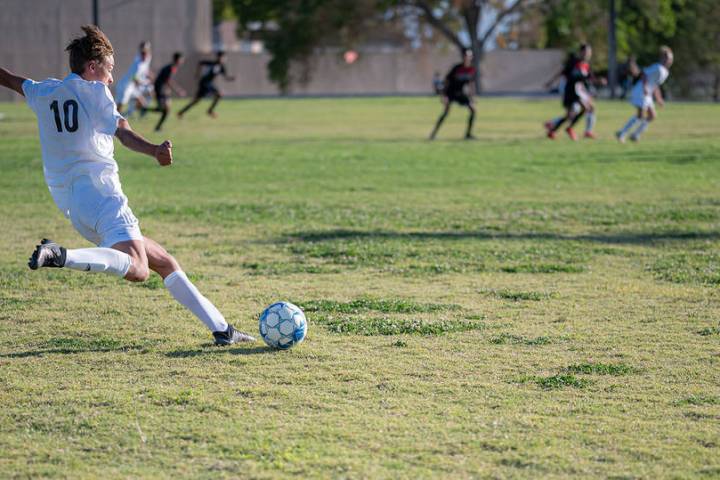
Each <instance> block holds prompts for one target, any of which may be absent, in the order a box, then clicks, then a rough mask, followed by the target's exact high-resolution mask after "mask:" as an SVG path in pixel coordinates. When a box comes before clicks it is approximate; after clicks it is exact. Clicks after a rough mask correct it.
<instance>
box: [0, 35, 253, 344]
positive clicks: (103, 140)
mask: <svg viewBox="0 0 720 480" xmlns="http://www.w3.org/2000/svg"><path fill="white" fill-rule="evenodd" d="M83 31H84V32H85V36H83V37H79V38H76V39H74V40H73V41H72V42H71V43H70V45H68V47H67V49H66V50H67V51H68V52H70V69H71V70H72V73H71V74H70V75H68V76H67V77H65V79H63V80H57V79H54V78H49V79H47V80H43V81H42V82H35V81H33V80H30V79H27V78H23V77H20V76H17V75H14V74H12V73H10V72H8V71H7V70H5V69H2V68H0V85H2V86H4V87H7V88H9V89H11V90H14V91H16V92H17V93H19V94H20V95H23V96H25V99H26V101H27V103H28V105H29V106H30V108H31V109H32V110H33V112H35V114H36V116H37V119H38V128H39V131H40V143H41V145H42V157H43V170H44V173H45V181H46V182H47V185H48V188H49V189H50V193H51V195H52V197H53V200H54V201H55V204H56V205H57V206H58V208H59V209H60V211H61V212H62V213H63V214H64V215H65V216H66V217H67V218H69V219H70V221H71V222H72V224H73V226H74V227H75V229H76V230H77V231H78V232H79V233H80V235H82V236H83V237H85V239H87V240H88V241H90V242H92V243H94V244H96V245H97V246H98V248H80V249H74V250H70V249H66V248H64V247H61V246H60V245H58V244H56V243H54V242H52V241H50V240H47V239H45V240H43V241H42V242H41V244H40V245H38V246H37V247H36V249H35V251H34V252H33V254H32V256H31V257H30V261H29V263H28V265H29V267H30V268H31V269H32V270H36V269H38V268H41V267H56V268H63V267H64V268H70V269H72V270H79V271H83V272H102V273H107V274H110V275H115V276H118V277H121V278H125V279H126V280H128V281H131V282H142V281H145V280H147V278H148V276H149V275H150V271H149V270H153V271H155V272H157V273H158V274H160V276H161V277H162V278H163V279H164V283H165V286H166V287H167V289H168V290H169V291H170V294H171V295H172V296H173V297H174V298H175V300H177V301H178V302H180V303H181V304H182V305H184V306H185V307H187V308H188V309H189V310H190V311H191V312H192V313H194V314H195V315H196V316H197V317H198V318H199V319H200V320H201V321H202V322H203V323H204V324H205V325H206V326H207V327H208V329H209V330H210V331H211V332H212V333H213V336H214V337H215V343H216V344H219V345H229V344H232V343H236V342H242V341H253V340H254V339H253V338H252V337H251V336H249V335H247V334H244V333H242V332H239V331H237V330H235V329H234V328H233V327H232V325H229V324H228V323H227V322H226V321H225V318H224V317H223V316H222V314H221V313H220V312H219V311H218V309H217V308H215V306H214V305H213V304H212V303H210V301H209V300H208V299H207V298H205V297H204V296H203V295H202V294H201V293H200V292H199V291H198V289H197V288H196V287H195V285H193V284H192V282H191V281H190V280H189V279H188V277H187V276H186V275H185V273H183V271H182V269H181V268H180V265H179V264H178V262H177V261H176V260H175V258H174V257H173V256H172V255H170V254H169V253H167V251H165V249H164V248H163V247H162V246H160V244H158V243H157V242H155V241H154V240H152V239H150V238H148V237H145V236H143V234H142V233H141V232H140V227H139V224H138V220H137V218H135V216H134V215H133V213H132V211H131V210H130V207H129V206H128V201H127V197H126V196H125V195H124V194H123V191H122V188H121V186H120V179H119V177H118V167H117V163H115V159H114V158H113V148H114V146H113V135H114V136H116V137H117V138H118V139H119V140H120V142H121V143H122V144H123V145H124V146H125V147H127V148H129V149H130V150H134V151H136V152H139V153H144V154H146V155H149V156H151V157H154V158H155V159H156V160H157V161H158V163H159V164H160V165H162V166H167V165H170V164H171V163H172V145H171V143H170V141H165V142H163V143H162V144H160V145H155V144H152V143H150V142H148V141H147V140H145V139H144V138H143V137H141V136H140V135H138V134H137V133H135V132H134V131H133V130H132V129H131V128H130V124H129V123H128V121H127V120H125V119H124V118H123V117H122V116H121V115H120V113H118V110H117V108H116V106H115V101H114V99H113V97H112V95H111V94H110V90H109V89H108V85H110V84H111V83H112V81H113V78H112V70H113V66H114V62H115V60H114V58H113V49H112V45H111V44H110V41H109V40H108V39H107V37H105V35H104V34H103V33H102V32H101V31H100V30H99V29H98V28H97V27H94V26H85V27H83Z"/></svg>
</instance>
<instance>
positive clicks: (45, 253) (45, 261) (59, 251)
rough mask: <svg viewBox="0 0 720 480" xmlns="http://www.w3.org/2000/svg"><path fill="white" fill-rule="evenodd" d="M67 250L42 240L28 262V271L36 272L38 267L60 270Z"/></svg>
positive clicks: (50, 241) (49, 241)
mask: <svg viewBox="0 0 720 480" xmlns="http://www.w3.org/2000/svg"><path fill="white" fill-rule="evenodd" d="M66 256H67V250H65V248H64V247H61V246H60V245H58V244H57V243H55V242H53V241H52V240H48V239H47V238H43V239H42V242H40V245H37V246H36V247H35V251H34V252H33V254H32V255H31V256H30V259H29V260H28V267H30V270H37V269H38V268H40V267H51V268H62V267H64V266H65V258H66Z"/></svg>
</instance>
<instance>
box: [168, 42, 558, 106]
mask: <svg viewBox="0 0 720 480" xmlns="http://www.w3.org/2000/svg"><path fill="white" fill-rule="evenodd" d="M563 57H564V53H563V52H562V51H559V50H520V51H508V50H501V51H494V52H488V53H487V55H486V57H485V59H484V61H483V63H482V74H483V76H482V83H483V88H484V90H485V91H487V92H493V93H523V92H526V93H528V92H538V91H542V90H544V87H543V84H544V83H545V82H546V81H547V80H548V79H549V78H550V77H552V75H553V74H554V73H556V72H557V71H558V69H559V68H560V67H561V66H562V61H563ZM269 59H270V57H269V56H268V55H267V54H261V55H253V54H249V53H239V52H231V53H229V54H228V70H229V71H230V72H231V73H232V74H234V75H235V76H236V81H234V82H225V81H219V82H218V84H219V85H220V87H221V89H222V90H223V92H224V93H225V94H226V95H230V96H246V95H247V96H252V95H277V94H278V90H277V87H276V86H275V85H274V84H272V83H270V82H269V80H268V79H267V68H266V65H267V62H268V61H269ZM189 60H190V61H189V62H188V65H187V67H185V68H184V69H183V70H184V71H182V72H181V76H180V78H181V79H182V81H183V84H188V83H192V81H193V75H192V74H193V73H194V68H195V67H194V62H195V61H196V59H195V58H193V59H189ZM457 62H458V57H457V54H456V53H455V52H454V51H452V52H442V51H439V50H430V49H426V50H419V51H408V52H360V57H359V59H358V60H357V61H356V62H355V63H353V64H352V65H348V64H346V63H345V61H344V60H343V58H342V52H339V51H338V52H332V51H326V52H322V53H318V54H316V55H315V56H314V57H313V59H312V60H311V63H310V65H311V69H312V71H311V79H310V81H309V83H307V84H306V85H302V84H295V85H293V87H292V90H291V94H296V95H353V94H356V95H357V94H363V95H368V94H427V93H430V92H431V91H432V86H431V81H432V77H433V73H434V72H435V71H439V72H441V75H445V72H446V71H447V70H448V69H449V68H450V67H451V66H452V65H454V64H455V63H457ZM191 91H194V90H192V89H191Z"/></svg>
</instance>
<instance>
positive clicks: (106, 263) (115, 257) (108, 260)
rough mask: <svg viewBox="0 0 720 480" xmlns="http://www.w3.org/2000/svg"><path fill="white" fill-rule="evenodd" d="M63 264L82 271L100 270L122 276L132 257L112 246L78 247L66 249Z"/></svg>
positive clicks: (128, 267) (130, 263)
mask: <svg viewBox="0 0 720 480" xmlns="http://www.w3.org/2000/svg"><path fill="white" fill-rule="evenodd" d="M66 252H67V253H66V257H65V266H66V267H67V268H72V269H73V270H81V271H83V272H100V273H108V274H110V275H116V276H118V277H121V278H122V277H124V276H125V275H127V272H128V270H130V266H131V265H132V258H131V257H130V255H128V254H127V253H125V252H121V251H120V250H114V249H112V248H78V249H76V250H66Z"/></svg>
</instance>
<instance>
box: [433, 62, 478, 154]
mask: <svg viewBox="0 0 720 480" xmlns="http://www.w3.org/2000/svg"><path fill="white" fill-rule="evenodd" d="M472 60H473V53H472V50H465V53H464V55H463V63H458V64H457V65H455V66H454V67H452V68H451V69H450V71H449V72H448V74H447V75H446V76H445V89H444V90H443V92H442V103H443V107H444V109H443V113H442V114H441V115H440V118H438V121H437V124H436V125H435V128H433V131H432V133H431V134H430V140H434V139H435V135H437V132H438V130H440V126H441V125H442V123H443V122H444V121H445V117H447V115H448V112H450V106H451V105H452V102H457V103H458V104H459V105H462V106H465V107H467V108H468V109H469V110H470V117H469V118H468V125H467V131H466V132H465V138H466V139H468V140H472V139H474V138H475V137H473V135H472V126H473V122H474V121H475V107H474V106H473V97H472V90H473V89H474V84H475V77H476V75H477V72H476V71H475V67H473V65H472ZM468 86H469V88H468Z"/></svg>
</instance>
